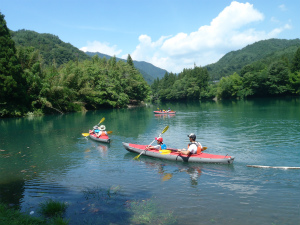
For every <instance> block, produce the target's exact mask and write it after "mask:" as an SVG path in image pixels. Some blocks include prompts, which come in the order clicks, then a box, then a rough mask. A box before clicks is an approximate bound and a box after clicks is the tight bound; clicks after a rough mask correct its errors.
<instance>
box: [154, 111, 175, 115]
mask: <svg viewBox="0 0 300 225" xmlns="http://www.w3.org/2000/svg"><path fill="white" fill-rule="evenodd" d="M153 112H154V114H176V111H172V110H171V111H153Z"/></svg>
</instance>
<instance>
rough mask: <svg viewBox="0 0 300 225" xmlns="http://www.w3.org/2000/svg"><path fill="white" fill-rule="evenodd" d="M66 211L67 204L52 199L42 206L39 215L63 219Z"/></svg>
mask: <svg viewBox="0 0 300 225" xmlns="http://www.w3.org/2000/svg"><path fill="white" fill-rule="evenodd" d="M66 209H67V205H66V203H64V202H58V201H54V200H51V199H50V200H47V201H46V202H43V203H41V204H40V210H39V213H40V214H42V215H43V216H45V217H61V216H62V215H63V214H64V213H65V211H66Z"/></svg>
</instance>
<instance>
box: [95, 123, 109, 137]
mask: <svg viewBox="0 0 300 225" xmlns="http://www.w3.org/2000/svg"><path fill="white" fill-rule="evenodd" d="M105 130H106V127H105V125H101V126H100V128H99V132H98V134H97V137H100V136H105V135H107V132H106V131H105Z"/></svg>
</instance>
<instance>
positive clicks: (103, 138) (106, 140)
mask: <svg viewBox="0 0 300 225" xmlns="http://www.w3.org/2000/svg"><path fill="white" fill-rule="evenodd" d="M89 136H90V138H91V139H93V140H95V141H99V142H104V143H110V138H109V137H108V135H101V136H100V137H97V135H96V134H95V133H94V132H93V131H91V130H90V135H89Z"/></svg>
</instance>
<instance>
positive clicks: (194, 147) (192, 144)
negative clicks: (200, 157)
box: [178, 133, 203, 155]
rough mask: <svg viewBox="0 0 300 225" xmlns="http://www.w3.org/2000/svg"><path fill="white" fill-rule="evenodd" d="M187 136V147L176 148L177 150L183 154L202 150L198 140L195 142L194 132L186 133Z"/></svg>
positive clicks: (198, 152) (197, 152)
mask: <svg viewBox="0 0 300 225" xmlns="http://www.w3.org/2000/svg"><path fill="white" fill-rule="evenodd" d="M188 138H189V139H190V143H189V144H188V149H187V150H186V149H185V148H183V149H178V152H179V153H181V154H183V155H190V154H200V153H201V151H203V148H202V145H201V144H200V142H196V135H195V134H194V133H191V134H189V135H188Z"/></svg>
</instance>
